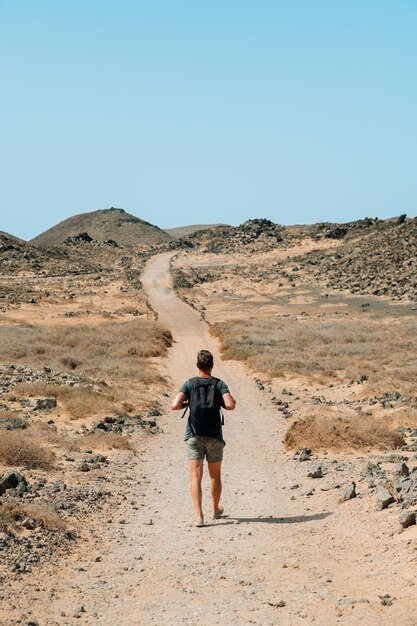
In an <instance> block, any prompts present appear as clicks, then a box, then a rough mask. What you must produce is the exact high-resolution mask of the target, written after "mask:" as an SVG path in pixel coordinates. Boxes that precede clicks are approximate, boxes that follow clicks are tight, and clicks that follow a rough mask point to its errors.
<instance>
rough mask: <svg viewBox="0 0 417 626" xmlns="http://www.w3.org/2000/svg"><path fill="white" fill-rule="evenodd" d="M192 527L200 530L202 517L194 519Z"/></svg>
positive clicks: (202, 522) (202, 521)
mask: <svg viewBox="0 0 417 626" xmlns="http://www.w3.org/2000/svg"><path fill="white" fill-rule="evenodd" d="M194 526H197V528H201V527H202V526H204V517H203V516H201V517H196V518H195V522H194Z"/></svg>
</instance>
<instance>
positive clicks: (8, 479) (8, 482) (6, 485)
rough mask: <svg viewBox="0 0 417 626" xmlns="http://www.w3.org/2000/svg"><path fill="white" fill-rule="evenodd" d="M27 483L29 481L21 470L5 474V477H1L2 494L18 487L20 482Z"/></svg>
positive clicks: (0, 491) (0, 494)
mask: <svg viewBox="0 0 417 626" xmlns="http://www.w3.org/2000/svg"><path fill="white" fill-rule="evenodd" d="M22 483H23V484H24V485H27V484H28V482H27V480H26V478H25V477H24V476H23V474H20V472H9V473H8V474H5V475H4V476H3V478H0V496H2V495H3V494H4V493H5V491H7V489H16V487H18V486H19V485H20V484H22Z"/></svg>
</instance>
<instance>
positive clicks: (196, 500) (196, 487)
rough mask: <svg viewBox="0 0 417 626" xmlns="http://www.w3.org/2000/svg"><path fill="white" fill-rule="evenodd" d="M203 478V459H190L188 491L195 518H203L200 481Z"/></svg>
mask: <svg viewBox="0 0 417 626" xmlns="http://www.w3.org/2000/svg"><path fill="white" fill-rule="evenodd" d="M202 479H203V459H201V461H190V493H191V498H192V500H193V504H194V510H195V516H196V519H197V520H201V519H203V508H202V502H203V493H202V490H201V481H202Z"/></svg>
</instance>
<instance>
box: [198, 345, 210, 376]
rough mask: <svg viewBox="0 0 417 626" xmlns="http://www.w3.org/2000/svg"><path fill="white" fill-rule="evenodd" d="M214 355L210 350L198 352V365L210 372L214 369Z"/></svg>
mask: <svg viewBox="0 0 417 626" xmlns="http://www.w3.org/2000/svg"><path fill="white" fill-rule="evenodd" d="M213 363H214V362H213V355H212V353H211V352H209V351H208V350H200V351H199V352H197V367H198V369H199V370H201V371H202V372H209V371H210V370H211V369H213Z"/></svg>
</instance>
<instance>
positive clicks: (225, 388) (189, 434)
mask: <svg viewBox="0 0 417 626" xmlns="http://www.w3.org/2000/svg"><path fill="white" fill-rule="evenodd" d="M195 378H197V379H198V382H199V383H200V384H202V385H208V384H209V382H210V381H211V379H212V376H210V377H209V378H202V377H201V376H196V377H195ZM191 387H192V383H191V381H190V380H187V381H186V382H185V383H184V384H183V385H181V387H180V391H182V393H184V394H185V395H186V396H187V398H188V400H189V399H190V391H191ZM217 389H218V390H219V391H220V393H221V394H222V396H223V395H224V394H225V393H228V392H229V387H228V386H227V385H226V383H225V382H223V381H222V380H220V379H219V382H218V383H217ZM192 436H193V431H192V430H191V428H190V425H189V423H188V419H187V425H186V427H185V435H184V439H185V441H187V439H190V437H192ZM219 439H220V440H221V441H223V434H222V432H220V436H219Z"/></svg>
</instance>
